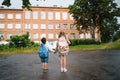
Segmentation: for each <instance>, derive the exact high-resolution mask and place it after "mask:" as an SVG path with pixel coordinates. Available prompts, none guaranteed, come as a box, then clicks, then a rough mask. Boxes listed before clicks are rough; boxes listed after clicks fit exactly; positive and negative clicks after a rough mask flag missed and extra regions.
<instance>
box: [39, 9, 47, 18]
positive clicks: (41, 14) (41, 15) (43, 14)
mask: <svg viewBox="0 0 120 80" xmlns="http://www.w3.org/2000/svg"><path fill="white" fill-rule="evenodd" d="M40 17H41V19H46V12H44V11H41V12H40Z"/></svg>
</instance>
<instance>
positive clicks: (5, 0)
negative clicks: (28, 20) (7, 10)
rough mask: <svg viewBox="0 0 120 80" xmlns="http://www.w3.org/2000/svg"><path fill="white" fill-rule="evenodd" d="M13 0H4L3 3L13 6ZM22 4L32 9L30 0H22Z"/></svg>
mask: <svg viewBox="0 0 120 80" xmlns="http://www.w3.org/2000/svg"><path fill="white" fill-rule="evenodd" d="M10 1H11V0H4V1H3V2H2V5H5V6H7V7H9V6H11V2H10ZM22 6H23V7H26V8H27V9H28V10H31V8H30V6H31V3H30V1H29V0H22Z"/></svg>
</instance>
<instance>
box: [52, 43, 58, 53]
mask: <svg viewBox="0 0 120 80" xmlns="http://www.w3.org/2000/svg"><path fill="white" fill-rule="evenodd" d="M53 50H54V53H56V52H57V51H58V42H57V43H56V48H55V49H53Z"/></svg>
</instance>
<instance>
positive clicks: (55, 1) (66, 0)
mask: <svg viewBox="0 0 120 80" xmlns="http://www.w3.org/2000/svg"><path fill="white" fill-rule="evenodd" d="M2 2H3V0H0V6H2ZM30 2H31V4H32V6H36V5H39V6H47V7H52V6H53V5H57V6H58V7H60V6H62V7H68V6H69V5H71V4H73V3H74V0H30ZM115 2H116V3H117V4H118V5H119V6H120V1H119V0H115ZM11 4H12V5H11V6H10V7H9V8H21V6H22V0H11ZM4 7H5V6H4ZM5 8H7V7H5Z"/></svg>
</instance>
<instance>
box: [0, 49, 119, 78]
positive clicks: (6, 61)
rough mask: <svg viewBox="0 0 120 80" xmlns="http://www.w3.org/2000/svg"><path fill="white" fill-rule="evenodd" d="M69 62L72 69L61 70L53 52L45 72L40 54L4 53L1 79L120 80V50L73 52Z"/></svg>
mask: <svg viewBox="0 0 120 80" xmlns="http://www.w3.org/2000/svg"><path fill="white" fill-rule="evenodd" d="M67 63H68V64H67V68H68V72H66V73H61V72H60V66H59V58H58V57H57V56H56V55H54V54H52V53H51V54H50V59H49V71H48V72H47V73H43V72H42V69H41V63H40V59H39V57H38V55H37V54H16V55H7V56H2V55H0V80H120V50H96V51H72V52H70V53H69V55H68V56H67Z"/></svg>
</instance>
